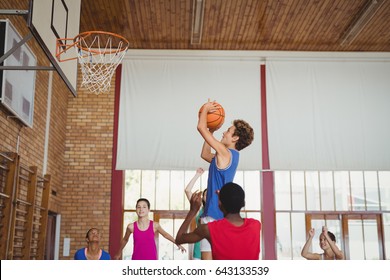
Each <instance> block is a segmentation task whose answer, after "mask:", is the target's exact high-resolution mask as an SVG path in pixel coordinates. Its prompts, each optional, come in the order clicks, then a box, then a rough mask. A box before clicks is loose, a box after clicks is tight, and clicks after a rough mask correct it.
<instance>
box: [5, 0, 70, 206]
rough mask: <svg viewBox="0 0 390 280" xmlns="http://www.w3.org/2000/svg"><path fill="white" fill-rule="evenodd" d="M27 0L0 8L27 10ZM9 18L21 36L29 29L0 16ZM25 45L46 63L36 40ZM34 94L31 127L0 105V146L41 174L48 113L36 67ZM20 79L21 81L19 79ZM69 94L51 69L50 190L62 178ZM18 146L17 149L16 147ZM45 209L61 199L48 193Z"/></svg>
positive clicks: (10, 0) (57, 188)
mask: <svg viewBox="0 0 390 280" xmlns="http://www.w3.org/2000/svg"><path fill="white" fill-rule="evenodd" d="M28 3H29V1H28V0H2V1H1V5H0V8H1V9H10V10H14V9H19V10H28ZM0 18H1V19H9V20H10V21H11V22H12V24H13V25H14V26H15V28H16V29H17V30H18V32H19V34H20V35H21V36H22V37H24V36H26V35H27V34H28V33H29V30H28V27H27V22H26V19H25V18H24V17H22V16H0ZM28 45H29V47H30V48H31V49H32V52H33V53H34V54H35V56H36V58H37V65H39V66H49V65H50V64H49V60H48V59H47V57H46V56H45V54H44V53H43V51H42V49H41V48H40V46H39V44H38V43H37V42H36V41H35V40H34V39H30V40H29V41H28ZM35 79H36V80H35V97H34V120H33V127H32V128H30V127H27V126H25V125H23V124H22V123H21V122H20V121H19V120H18V119H17V118H14V117H13V115H12V114H11V113H10V112H9V111H8V110H7V109H5V108H4V107H3V106H0V150H1V151H5V152H18V153H19V155H20V161H21V163H22V164H24V165H27V166H37V167H38V174H40V175H43V167H44V165H45V162H44V160H45V159H44V147H45V146H44V145H45V132H46V124H47V114H48V112H49V111H48V104H47V102H48V81H49V72H48V71H36V78H35ZM21 82H23V81H21ZM70 96H72V94H71V93H70V91H69V90H68V89H67V87H66V86H65V85H64V82H63V81H62V79H61V78H60V77H59V75H58V74H57V73H56V72H53V88H52V98H51V99H52V100H51V112H50V119H51V122H50V126H49V129H50V135H49V142H48V158H47V170H46V173H47V174H51V175H52V177H51V179H52V181H51V186H52V190H54V192H57V193H60V192H61V188H62V180H63V163H64V161H63V159H64V148H65V132H66V121H67V119H66V114H67V103H68V98H69V97H70ZM17 147H18V151H17ZM49 209H50V210H51V211H54V212H58V213H59V212H60V211H61V199H60V198H59V197H57V196H53V195H51V197H50V205H49Z"/></svg>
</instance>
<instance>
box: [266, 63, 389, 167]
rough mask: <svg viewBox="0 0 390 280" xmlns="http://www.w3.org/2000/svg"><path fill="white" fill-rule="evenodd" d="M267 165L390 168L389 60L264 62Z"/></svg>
mask: <svg viewBox="0 0 390 280" xmlns="http://www.w3.org/2000/svg"><path fill="white" fill-rule="evenodd" d="M266 69H267V76H266V77H267V79H266V80H267V81H266V82H267V110H268V135H269V154H270V165H271V169H277V170H390V148H389V145H390V64H389V62H388V60H387V62H386V61H382V62H381V61H374V60H373V61H369V60H365V61H351V60H343V61H341V60H331V59H329V60H326V59H322V60H312V61H310V60H300V61H299V60H282V59H280V60H277V59H276V60H269V61H267V63H266Z"/></svg>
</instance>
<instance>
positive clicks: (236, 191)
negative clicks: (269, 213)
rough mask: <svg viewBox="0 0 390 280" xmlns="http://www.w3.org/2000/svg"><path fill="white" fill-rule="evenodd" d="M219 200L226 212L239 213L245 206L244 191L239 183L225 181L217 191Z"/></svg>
mask: <svg viewBox="0 0 390 280" xmlns="http://www.w3.org/2000/svg"><path fill="white" fill-rule="evenodd" d="M219 200H220V201H221V204H222V207H223V208H224V209H225V210H226V212H227V213H232V214H235V213H240V210H241V208H242V207H244V206H245V192H244V190H243V189H242V188H241V186H240V185H237V184H236V183H227V184H225V185H224V186H223V187H222V189H221V191H220V192H219Z"/></svg>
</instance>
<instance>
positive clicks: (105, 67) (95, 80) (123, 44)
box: [56, 31, 129, 94]
mask: <svg viewBox="0 0 390 280" xmlns="http://www.w3.org/2000/svg"><path fill="white" fill-rule="evenodd" d="M69 40H72V41H73V42H72V43H70V44H67V41H69ZM72 47H74V49H75V51H76V53H77V56H76V57H70V58H69V57H68V58H62V59H61V55H63V56H64V55H65V54H66V51H67V50H69V49H70V48H72ZM128 47H129V41H127V40H126V39H125V38H124V37H122V36H120V35H118V34H115V33H111V32H105V31H88V32H83V33H80V34H79V35H77V36H76V37H74V38H73V39H67V38H62V39H57V50H56V57H57V59H58V61H60V62H63V61H68V60H72V59H78V62H79V63H80V67H81V73H82V75H83V81H82V83H81V86H83V87H85V88H87V89H88V90H89V91H91V92H93V93H95V94H100V93H104V92H108V91H109V90H110V87H111V78H112V76H113V74H114V71H115V69H116V68H117V67H118V65H119V63H121V61H122V59H123V57H124V56H125V54H126V51H127V49H128Z"/></svg>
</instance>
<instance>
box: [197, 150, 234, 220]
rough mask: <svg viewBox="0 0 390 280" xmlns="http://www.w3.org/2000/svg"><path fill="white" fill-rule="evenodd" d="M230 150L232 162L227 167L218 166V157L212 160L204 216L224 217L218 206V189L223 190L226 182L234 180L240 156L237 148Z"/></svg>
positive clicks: (217, 218)
mask: <svg viewBox="0 0 390 280" xmlns="http://www.w3.org/2000/svg"><path fill="white" fill-rule="evenodd" d="M229 151H230V154H231V159H230V164H229V166H228V167H226V168H225V169H219V168H218V167H217V163H216V157H214V158H213V159H212V160H211V163H210V167H209V177H208V181H207V199H206V205H205V209H204V213H203V217H206V216H210V217H212V218H214V219H216V220H220V219H222V218H223V213H222V211H221V210H220V209H219V207H218V195H217V190H221V188H222V187H223V185H225V184H226V183H230V182H233V179H234V175H236V170H237V166H238V161H239V158H240V154H239V152H238V151H237V150H233V149H229Z"/></svg>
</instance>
